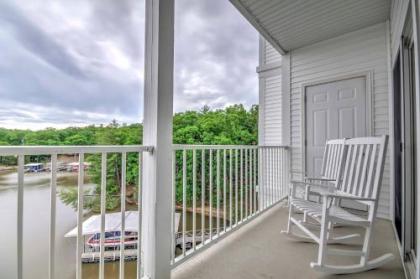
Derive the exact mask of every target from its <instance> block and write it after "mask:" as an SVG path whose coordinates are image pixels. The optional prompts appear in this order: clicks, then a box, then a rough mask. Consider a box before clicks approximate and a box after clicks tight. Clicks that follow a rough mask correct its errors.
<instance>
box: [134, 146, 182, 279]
mask: <svg viewBox="0 0 420 279" xmlns="http://www.w3.org/2000/svg"><path fill="white" fill-rule="evenodd" d="M171 202H172V218H171V219H172V220H171V238H172V239H171V242H172V246H171V247H172V251H171V257H172V263H174V262H175V250H176V244H177V243H176V241H177V235H178V231H177V229H178V228H177V227H176V217H175V216H176V150H173V151H172V199H171ZM139 248H140V246H139ZM137 279H140V278H137Z"/></svg>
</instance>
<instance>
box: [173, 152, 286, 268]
mask: <svg viewBox="0 0 420 279" xmlns="http://www.w3.org/2000/svg"><path fill="white" fill-rule="evenodd" d="M172 158H173V166H172V176H173V178H174V179H173V184H172V187H173V197H172V200H173V204H172V208H173V218H172V235H173V239H172V246H173V247H172V248H173V249H172V250H173V254H172V265H173V266H175V265H178V264H180V263H181V262H183V261H184V260H185V259H187V258H189V257H190V256H192V255H194V254H195V252H196V251H198V250H200V249H201V248H203V247H206V246H209V244H210V243H213V242H214V240H216V239H219V238H220V237H221V236H223V235H225V234H226V233H228V232H230V231H232V230H234V229H236V228H237V227H238V226H240V225H241V224H243V223H245V222H246V221H248V220H249V219H251V218H252V217H254V216H256V215H258V214H259V213H261V212H263V211H265V210H266V209H268V208H269V207H271V206H272V205H274V204H277V203H278V202H279V201H281V200H282V199H284V198H285V197H287V193H288V191H287V189H288V183H289V154H288V149H287V147H284V146H230V145H227V146H219V145H175V146H174V149H173V154H172ZM179 214H180V216H181V218H177V215H178V216H179ZM179 219H181V220H180V221H179V222H177V221H178V220H179Z"/></svg>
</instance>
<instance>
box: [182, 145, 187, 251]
mask: <svg viewBox="0 0 420 279" xmlns="http://www.w3.org/2000/svg"><path fill="white" fill-rule="evenodd" d="M186 215H187V151H186V150H184V151H183V152H182V254H183V256H185V253H186V252H187V251H186V249H187V248H186V246H185V244H186V243H185V231H186V228H187V216H186Z"/></svg>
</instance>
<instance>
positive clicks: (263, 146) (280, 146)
mask: <svg viewBox="0 0 420 279" xmlns="http://www.w3.org/2000/svg"><path fill="white" fill-rule="evenodd" d="M258 147H259V148H284V149H288V148H289V146H288V145H259V146H258Z"/></svg>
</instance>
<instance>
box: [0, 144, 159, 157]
mask: <svg viewBox="0 0 420 279" xmlns="http://www.w3.org/2000/svg"><path fill="white" fill-rule="evenodd" d="M141 151H145V152H151V151H153V147H152V146H143V145H90V146H85V145H83V146H82V145H79V146H0V156H10V155H50V154H78V153H88V154H89V153H90V154H93V153H103V152H106V153H121V152H141Z"/></svg>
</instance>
